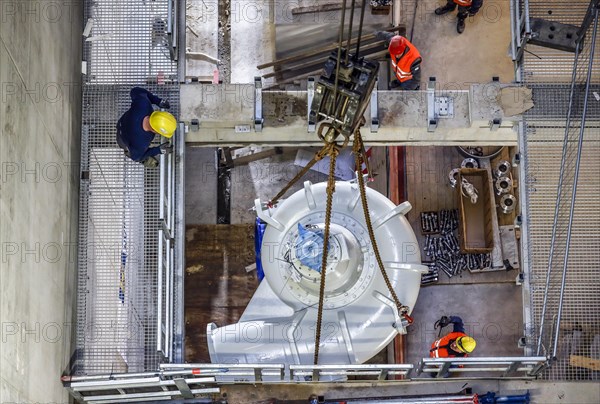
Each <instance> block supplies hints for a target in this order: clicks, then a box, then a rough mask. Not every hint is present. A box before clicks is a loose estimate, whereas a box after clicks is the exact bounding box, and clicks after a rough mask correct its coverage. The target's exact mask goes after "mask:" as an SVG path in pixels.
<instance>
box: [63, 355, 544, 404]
mask: <svg viewBox="0 0 600 404" xmlns="http://www.w3.org/2000/svg"><path fill="white" fill-rule="evenodd" d="M545 362H546V358H545V357H508V358H441V359H440V358H437V359H428V358H426V359H423V360H422V361H421V363H420V364H419V368H418V369H417V376H418V375H419V374H422V373H434V374H435V375H436V376H438V377H437V378H427V380H431V381H435V380H439V379H440V378H442V377H444V375H447V374H452V373H453V372H471V373H473V372H480V373H484V372H485V375H486V377H487V378H498V379H500V378H505V377H515V378H517V377H518V378H522V379H523V378H525V379H527V378H532V377H534V376H535V375H536V374H537V373H538V372H539V371H540V370H541V369H542V368H543V367H544V366H545ZM459 366H460V367H459ZM413 368H414V366H413V365H412V364H381V365H375V364H365V365H290V366H289V367H287V368H286V365H284V364H213V363H197V364H188V363H186V364H172V363H171V364H161V365H160V368H159V370H158V371H155V372H146V373H123V374H106V375H98V376H65V377H63V378H62V382H63V385H64V386H65V388H67V389H68V390H69V392H70V393H71V395H72V396H73V397H74V398H75V399H76V400H79V401H85V402H93V403H121V402H125V401H126V400H127V399H128V400H130V401H134V400H137V401H149V400H151V399H157V400H158V399H162V400H166V399H171V398H193V397H196V398H197V397H198V396H197V395H202V394H211V393H219V392H220V389H219V386H223V385H228V384H233V383H235V384H281V383H293V384H298V383H315V382H339V381H344V382H369V383H375V384H380V383H381V384H383V383H394V382H399V381H400V380H398V379H399V378H398V377H397V376H402V379H403V381H405V382H406V381H410V380H422V379H420V378H418V377H417V378H416V379H415V377H413V378H412V379H411V372H412V371H413ZM489 372H496V374H495V375H493V376H488V375H489ZM470 378H472V377H471V376H470ZM140 391H143V393H141V392H140ZM111 393H114V394H111Z"/></svg>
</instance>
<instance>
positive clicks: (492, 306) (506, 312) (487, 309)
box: [407, 283, 523, 364]
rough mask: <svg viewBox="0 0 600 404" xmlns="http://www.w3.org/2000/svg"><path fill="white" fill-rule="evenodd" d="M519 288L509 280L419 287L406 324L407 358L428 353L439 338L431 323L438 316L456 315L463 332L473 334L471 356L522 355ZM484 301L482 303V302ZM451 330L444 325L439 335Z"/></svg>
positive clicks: (414, 359)
mask: <svg viewBox="0 0 600 404" xmlns="http://www.w3.org/2000/svg"><path fill="white" fill-rule="evenodd" d="M521 293H522V292H521V288H520V287H519V286H516V285H510V284H492V283H488V284H485V283H481V284H474V285H435V286H428V287H426V288H421V291H420V292H419V299H418V300H417V304H416V306H415V309H414V311H413V312H412V316H413V317H414V318H415V322H414V323H413V324H412V326H411V327H409V328H408V338H407V344H408V355H407V362H408V363H413V364H417V363H418V362H419V360H420V359H421V358H423V357H428V356H429V349H430V348H431V343H432V342H433V341H435V340H436V339H437V338H438V330H436V329H434V326H433V325H434V323H435V322H436V321H437V320H438V319H439V318H440V317H441V316H444V315H445V316H452V315H454V316H459V317H461V318H462V319H463V322H464V324H465V332H466V333H467V334H468V335H470V336H472V337H473V338H475V340H476V341H477V348H476V350H475V351H474V352H473V354H472V356H521V355H523V349H522V348H518V347H517V342H518V340H519V338H520V337H522V336H523V330H522V328H523V305H522V302H521ZM484 302H485V303H484ZM450 331H452V327H451V326H448V327H447V328H444V330H443V332H442V336H443V335H445V334H447V333H448V332H450Z"/></svg>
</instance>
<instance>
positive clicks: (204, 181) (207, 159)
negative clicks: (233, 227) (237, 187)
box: [185, 147, 217, 225]
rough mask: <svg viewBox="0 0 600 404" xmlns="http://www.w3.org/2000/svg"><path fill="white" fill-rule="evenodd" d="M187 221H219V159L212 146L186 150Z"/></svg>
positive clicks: (194, 223)
mask: <svg viewBox="0 0 600 404" xmlns="http://www.w3.org/2000/svg"><path fill="white" fill-rule="evenodd" d="M185 153H186V158H185V223H186V225H196V224H215V223H217V161H216V151H215V149H214V148H212V147H187V148H186V150H185Z"/></svg>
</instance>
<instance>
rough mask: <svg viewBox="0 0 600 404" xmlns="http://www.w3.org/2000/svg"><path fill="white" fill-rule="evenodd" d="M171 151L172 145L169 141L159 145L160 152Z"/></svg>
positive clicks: (166, 152)
mask: <svg viewBox="0 0 600 404" xmlns="http://www.w3.org/2000/svg"><path fill="white" fill-rule="evenodd" d="M172 152H173V145H172V144H171V143H163V144H161V145H160V154H169V153H172Z"/></svg>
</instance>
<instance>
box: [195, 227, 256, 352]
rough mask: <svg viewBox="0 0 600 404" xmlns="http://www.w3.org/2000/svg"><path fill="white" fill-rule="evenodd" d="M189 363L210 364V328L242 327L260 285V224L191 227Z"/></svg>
mask: <svg viewBox="0 0 600 404" xmlns="http://www.w3.org/2000/svg"><path fill="white" fill-rule="evenodd" d="M185 258H186V271H185V282H184V284H185V360H186V362H190V363H206V362H210V356H209V354H208V346H207V344H206V325H207V324H208V323H211V322H215V323H217V324H218V325H219V326H224V325H227V324H233V323H236V322H237V321H238V320H239V318H240V316H241V315H242V313H243V312H244V310H245V308H246V306H247V305H248V302H249V301H250V298H251V297H252V295H253V294H254V291H255V290H256V288H257V286H258V281H257V278H256V271H252V272H246V266H248V265H251V264H252V263H254V262H255V257H254V226H252V225H247V224H246V225H193V226H187V227H186V257H185Z"/></svg>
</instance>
